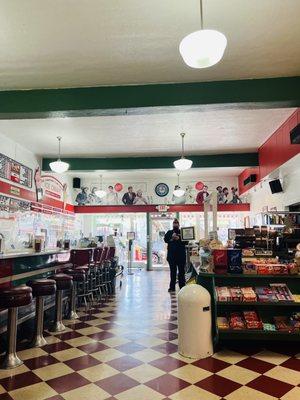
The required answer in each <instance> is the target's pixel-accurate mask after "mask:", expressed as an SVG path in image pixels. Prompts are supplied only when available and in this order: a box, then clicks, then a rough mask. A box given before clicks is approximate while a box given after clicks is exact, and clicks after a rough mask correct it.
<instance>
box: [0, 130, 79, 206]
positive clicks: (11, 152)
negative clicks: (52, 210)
mask: <svg viewBox="0 0 300 400" xmlns="http://www.w3.org/2000/svg"><path fill="white" fill-rule="evenodd" d="M24 140H26V137H25V136H24ZM0 153H2V154H5V155H6V156H7V157H10V158H12V159H13V160H15V161H18V162H20V163H21V164H24V165H25V166H26V167H29V168H31V169H32V170H33V177H32V178H33V182H32V188H31V190H32V191H35V184H34V171H35V169H36V168H37V167H38V166H39V165H40V166H41V157H38V156H36V155H35V154H34V153H32V152H31V151H29V150H27V149H26V148H25V147H23V146H20V145H19V144H18V143H16V142H14V141H13V140H11V139H9V138H8V137H7V136H4V135H2V134H1V133H0ZM47 174H48V175H51V174H50V173H48V172H47ZM52 175H53V176H55V177H56V178H57V179H58V180H59V181H60V182H61V183H63V184H64V183H67V185H68V192H67V194H68V198H67V202H68V203H71V204H72V195H73V190H72V179H71V177H70V176H68V175H63V174H62V175H57V174H52ZM8 182H10V181H8ZM11 183H12V184H13V185H14V186H18V187H21V188H24V186H22V185H19V184H18V183H15V182H11ZM26 189H28V190H30V189H29V188H26ZM12 197H13V196H12Z"/></svg>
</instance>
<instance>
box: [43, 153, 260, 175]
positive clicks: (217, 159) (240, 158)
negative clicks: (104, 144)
mask: <svg viewBox="0 0 300 400" xmlns="http://www.w3.org/2000/svg"><path fill="white" fill-rule="evenodd" d="M177 158H178V157H128V158H63V160H64V161H66V162H68V163H69V164H70V170H73V171H93V170H96V169H107V170H120V169H157V168H174V167H173V161H174V160H176V159H177ZM188 158H190V159H191V160H193V168H213V167H254V166H257V165H258V154H257V153H238V154H213V155H201V156H188ZM52 161H55V159H53V158H44V159H43V164H42V165H43V170H44V171H50V167H49V163H50V162H52Z"/></svg>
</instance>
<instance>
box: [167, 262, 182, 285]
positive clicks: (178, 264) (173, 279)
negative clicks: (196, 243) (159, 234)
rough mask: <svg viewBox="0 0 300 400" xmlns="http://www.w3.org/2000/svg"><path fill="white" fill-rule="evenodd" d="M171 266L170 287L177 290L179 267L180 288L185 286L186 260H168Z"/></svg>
mask: <svg viewBox="0 0 300 400" xmlns="http://www.w3.org/2000/svg"><path fill="white" fill-rule="evenodd" d="M168 263H169V266H170V289H171V290H175V286H176V276H177V269H178V283H179V287H180V289H181V288H182V287H183V286H185V261H183V260H179V261H176V260H173V259H172V260H168Z"/></svg>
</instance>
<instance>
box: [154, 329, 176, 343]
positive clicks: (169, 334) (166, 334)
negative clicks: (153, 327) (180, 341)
mask: <svg viewBox="0 0 300 400" xmlns="http://www.w3.org/2000/svg"><path fill="white" fill-rule="evenodd" d="M155 336H156V337H157V338H159V339H162V340H167V341H169V340H175V339H177V338H178V335H177V333H174V332H168V331H166V332H164V333H159V334H158V335H155Z"/></svg>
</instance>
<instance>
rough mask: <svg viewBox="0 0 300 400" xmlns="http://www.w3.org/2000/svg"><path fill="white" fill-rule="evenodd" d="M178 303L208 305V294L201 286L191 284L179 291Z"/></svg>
mask: <svg viewBox="0 0 300 400" xmlns="http://www.w3.org/2000/svg"><path fill="white" fill-rule="evenodd" d="M180 302H184V303H195V304H199V305H207V303H208V304H209V303H210V294H209V291H208V290H207V289H205V288H204V287H203V286H201V285H197V284H195V283H192V284H190V285H186V286H184V287H183V288H182V289H181V290H180V291H179V293H178V303H180Z"/></svg>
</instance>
